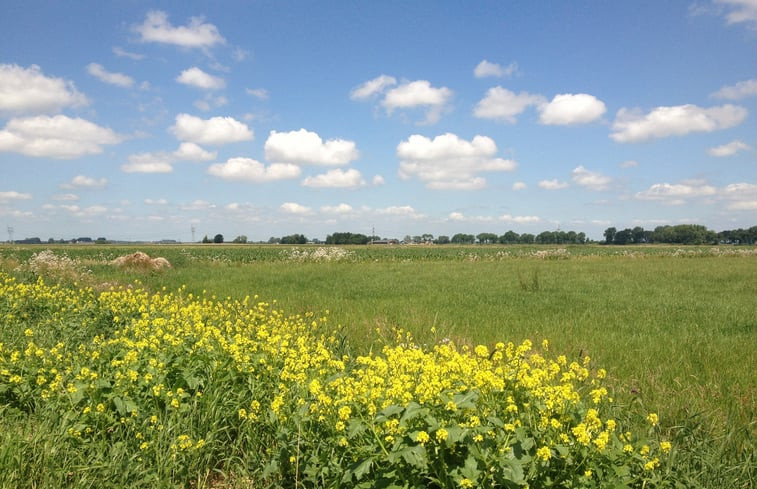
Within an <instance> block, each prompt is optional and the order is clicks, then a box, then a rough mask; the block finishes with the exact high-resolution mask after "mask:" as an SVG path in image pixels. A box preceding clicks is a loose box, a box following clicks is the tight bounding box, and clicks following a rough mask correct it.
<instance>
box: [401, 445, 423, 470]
mask: <svg viewBox="0 0 757 489" xmlns="http://www.w3.org/2000/svg"><path fill="white" fill-rule="evenodd" d="M399 454H400V455H401V456H402V458H403V459H404V460H405V462H407V463H408V464H409V465H412V466H413V467H417V468H419V469H421V470H425V469H426V467H428V458H427V457H426V449H425V448H423V445H413V446H412V447H406V448H403V449H402V450H400V451H399Z"/></svg>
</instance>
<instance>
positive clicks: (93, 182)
mask: <svg viewBox="0 0 757 489" xmlns="http://www.w3.org/2000/svg"><path fill="white" fill-rule="evenodd" d="M106 185H108V179H107V178H105V177H103V178H92V177H88V176H86V175H76V176H75V177H74V178H72V179H71V181H70V182H69V183H64V184H62V185H61V186H60V187H61V188H65V189H77V188H103V187H105V186H106Z"/></svg>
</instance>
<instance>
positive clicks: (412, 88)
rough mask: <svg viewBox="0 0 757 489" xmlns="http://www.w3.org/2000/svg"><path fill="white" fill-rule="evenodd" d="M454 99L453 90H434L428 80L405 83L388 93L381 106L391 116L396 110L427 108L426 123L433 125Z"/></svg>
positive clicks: (444, 88) (445, 88)
mask: <svg viewBox="0 0 757 489" xmlns="http://www.w3.org/2000/svg"><path fill="white" fill-rule="evenodd" d="M451 97H452V90H450V89H449V88H447V87H441V88H434V87H432V86H431V83H430V82H428V81H427V80H416V81H413V82H408V83H403V84H402V85H399V86H398V87H396V88H392V89H391V90H389V91H388V92H386V96H385V97H384V100H383V101H382V102H381V105H382V106H383V107H384V108H385V109H386V112H387V114H389V115H391V114H392V113H393V112H394V110H395V109H412V108H416V107H427V108H428V111H427V113H426V120H425V121H424V123H427V124H433V123H435V122H437V121H438V120H439V117H440V116H441V113H442V110H444V108H445V106H446V105H447V102H448V101H449V99H450V98H451Z"/></svg>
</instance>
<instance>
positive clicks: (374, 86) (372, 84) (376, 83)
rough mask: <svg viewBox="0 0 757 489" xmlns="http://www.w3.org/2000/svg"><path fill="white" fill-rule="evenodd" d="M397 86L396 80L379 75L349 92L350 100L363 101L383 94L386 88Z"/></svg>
mask: <svg viewBox="0 0 757 489" xmlns="http://www.w3.org/2000/svg"><path fill="white" fill-rule="evenodd" d="M396 84H397V79H396V78H394V77H393V76H389V75H380V76H377V77H376V78H374V79H373V80H368V81H367V82H365V83H363V84H362V85H360V86H359V87H357V88H354V89H353V90H352V91H351V92H350V98H351V99H352V100H363V99H367V98H370V97H372V96H374V95H376V94H379V93H383V92H384V91H385V90H386V89H387V88H388V87H391V86H394V85H396Z"/></svg>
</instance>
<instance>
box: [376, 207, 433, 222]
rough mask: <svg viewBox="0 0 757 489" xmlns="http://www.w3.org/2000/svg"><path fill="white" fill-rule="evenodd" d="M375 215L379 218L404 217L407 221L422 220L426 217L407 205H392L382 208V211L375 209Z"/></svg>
mask: <svg viewBox="0 0 757 489" xmlns="http://www.w3.org/2000/svg"><path fill="white" fill-rule="evenodd" d="M376 214H378V215H380V216H393V217H406V218H409V219H423V218H425V217H426V216H425V215H424V214H421V213H419V212H418V211H416V210H415V209H414V208H413V207H412V206H409V205H393V206H389V207H384V208H383V209H376Z"/></svg>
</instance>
